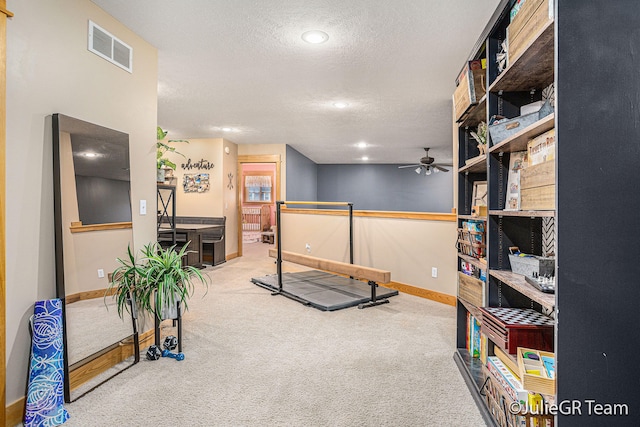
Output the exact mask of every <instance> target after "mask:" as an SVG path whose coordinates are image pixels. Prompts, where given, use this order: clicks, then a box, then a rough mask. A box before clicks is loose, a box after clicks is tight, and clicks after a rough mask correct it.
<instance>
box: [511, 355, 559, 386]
mask: <svg viewBox="0 0 640 427" xmlns="http://www.w3.org/2000/svg"><path fill="white" fill-rule="evenodd" d="M555 361H556V358H555V354H554V353H550V352H547V351H540V350H536V349H531V348H525V347H519V348H518V372H519V376H520V382H521V383H522V387H524V388H525V389H526V390H529V391H531V392H535V393H542V394H548V395H553V394H555V392H556V374H555V370H556V364H555Z"/></svg>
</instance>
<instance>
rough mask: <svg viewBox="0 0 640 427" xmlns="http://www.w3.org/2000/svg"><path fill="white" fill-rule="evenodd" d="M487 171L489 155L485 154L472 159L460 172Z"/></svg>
mask: <svg viewBox="0 0 640 427" xmlns="http://www.w3.org/2000/svg"><path fill="white" fill-rule="evenodd" d="M486 171H487V155H486V154H483V155H482V156H478V157H474V158H473V159H471V161H470V162H469V163H467V164H465V165H464V166H462V167H461V168H460V169H458V172H469V173H472V172H486Z"/></svg>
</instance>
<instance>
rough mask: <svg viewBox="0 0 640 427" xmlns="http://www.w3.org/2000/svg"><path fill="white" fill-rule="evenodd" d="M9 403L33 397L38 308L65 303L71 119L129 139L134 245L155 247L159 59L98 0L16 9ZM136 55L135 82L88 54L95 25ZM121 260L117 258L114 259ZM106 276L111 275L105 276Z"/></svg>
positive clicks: (11, 83) (9, 166)
mask: <svg viewBox="0 0 640 427" xmlns="http://www.w3.org/2000/svg"><path fill="white" fill-rule="evenodd" d="M7 7H8V9H10V10H11V11H12V12H14V13H15V17H14V18H12V19H10V20H9V21H8V24H7V58H8V61H7V149H6V151H7V153H6V156H7V159H6V175H7V184H8V185H7V206H6V207H5V209H6V218H7V226H6V244H7V260H6V264H7V290H6V317H7V325H6V345H7V361H6V362H7V384H6V396H7V398H6V399H7V403H12V402H13V401H15V400H17V399H19V398H21V397H22V396H24V391H25V384H26V378H27V373H28V361H29V349H30V338H29V329H28V318H29V316H30V315H31V314H32V313H33V304H34V302H35V301H37V300H41V299H48V298H53V297H55V263H54V234H53V184H52V177H53V168H52V162H53V158H52V147H51V128H50V119H49V120H47V117H48V116H50V115H51V114H53V113H62V114H65V115H68V116H71V117H76V118H79V119H81V120H85V121H87V122H92V123H95V124H98V125H101V126H104V127H108V128H112V129H115V130H119V131H121V132H125V133H128V134H129V141H130V155H131V185H132V188H131V195H132V205H133V227H134V233H133V240H134V244H135V247H136V248H140V247H142V245H143V244H145V243H148V242H150V241H154V240H155V228H156V218H155V215H153V212H152V211H151V212H149V214H148V215H146V216H141V215H139V213H138V212H139V211H138V206H139V200H141V199H144V200H147V202H148V203H153V200H155V197H156V196H155V194H156V184H155V133H156V130H155V127H156V122H157V71H158V70H157V51H156V49H155V48H153V47H152V46H151V45H149V44H148V43H147V42H145V41H144V40H142V39H141V38H140V37H138V36H136V35H135V34H133V33H132V32H131V31H129V30H128V29H127V28H126V27H124V26H123V25H122V24H120V23H118V22H117V21H116V20H114V19H113V18H111V17H110V16H109V15H107V14H106V13H105V12H103V11H102V10H101V9H99V8H98V7H97V6H96V5H95V4H93V3H92V2H90V1H89V0H63V1H56V2H35V1H33V0H29V1H24V0H23V1H18V0H8V1H7ZM89 19H91V20H93V21H94V22H95V23H97V24H98V25H100V26H101V27H103V28H105V29H106V30H108V31H110V32H111V33H113V34H114V35H115V36H117V37H118V38H120V39H121V40H123V41H124V42H126V43H127V44H129V45H130V46H132V47H133V50H134V59H133V74H130V73H128V72H126V71H124V70H122V69H120V68H118V67H116V66H114V65H112V64H110V63H109V62H107V61H105V60H104V59H102V58H100V57H98V56H96V55H94V54H93V53H91V52H89V51H88V50H87V29H88V20H89ZM109 256H111V255H109ZM105 269H106V267H105Z"/></svg>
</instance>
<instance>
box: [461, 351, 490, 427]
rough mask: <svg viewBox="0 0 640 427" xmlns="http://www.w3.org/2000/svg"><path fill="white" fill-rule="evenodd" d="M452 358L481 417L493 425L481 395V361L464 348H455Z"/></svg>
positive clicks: (482, 383)
mask: <svg viewBox="0 0 640 427" xmlns="http://www.w3.org/2000/svg"><path fill="white" fill-rule="evenodd" d="M453 360H454V361H455V362H456V365H457V366H458V369H459V370H460V373H461V374H462V378H463V379H464V381H465V383H466V384H467V386H468V387H469V388H470V389H472V390H473V391H474V392H473V393H471V396H472V397H473V399H474V400H475V402H476V405H477V406H478V409H479V410H480V414H481V415H482V419H483V420H484V421H485V423H486V424H487V426H491V427H495V426H496V423H495V421H494V419H493V417H492V416H491V413H490V412H489V408H487V405H486V403H485V401H484V397H483V396H484V391H482V386H483V385H484V380H485V377H484V373H483V372H482V366H483V363H482V361H481V360H480V359H477V358H473V357H471V356H470V355H469V352H468V351H467V349H466V348H458V349H456V352H455V353H454V354H453Z"/></svg>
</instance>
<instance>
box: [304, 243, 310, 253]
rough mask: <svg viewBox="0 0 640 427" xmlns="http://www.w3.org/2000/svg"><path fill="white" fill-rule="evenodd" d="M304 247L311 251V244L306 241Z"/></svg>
mask: <svg viewBox="0 0 640 427" xmlns="http://www.w3.org/2000/svg"><path fill="white" fill-rule="evenodd" d="M304 247H305V249H306V250H307V252H309V253H310V252H311V245H310V244H308V243H307V244H306V245H304Z"/></svg>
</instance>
